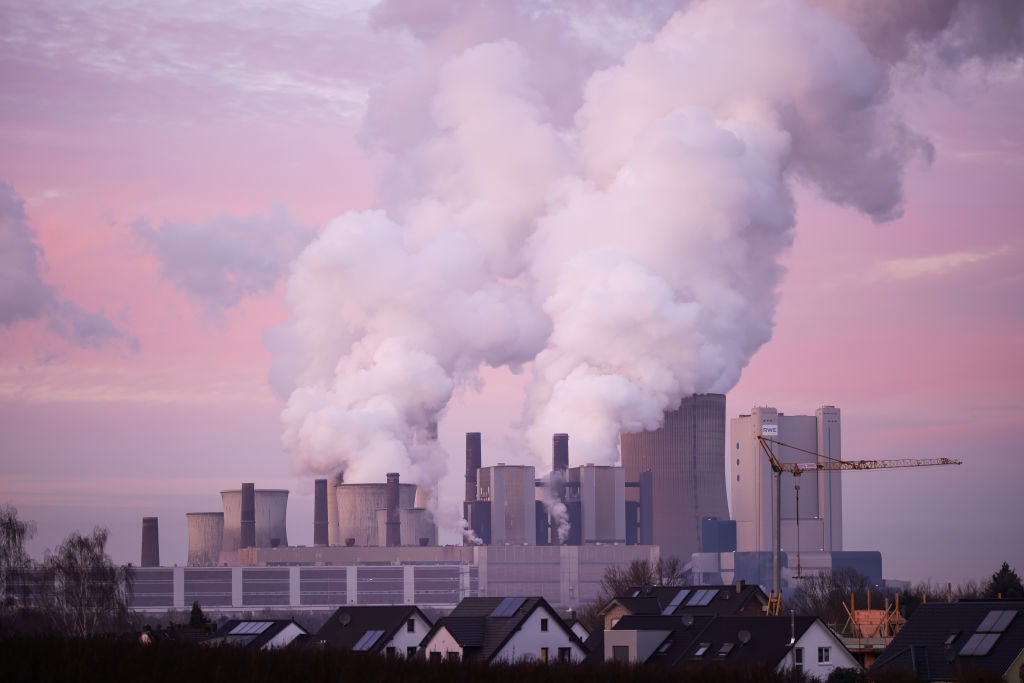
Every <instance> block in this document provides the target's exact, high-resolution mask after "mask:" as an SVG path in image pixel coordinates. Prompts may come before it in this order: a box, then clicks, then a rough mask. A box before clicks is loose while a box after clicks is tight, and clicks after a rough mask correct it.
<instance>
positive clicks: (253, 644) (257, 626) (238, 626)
mask: <svg viewBox="0 0 1024 683" xmlns="http://www.w3.org/2000/svg"><path fill="white" fill-rule="evenodd" d="M308 633H309V631H307V630H306V629H305V628H303V627H302V626H300V625H299V624H297V623H296V622H295V621H294V620H292V619H274V620H257V619H229V620H228V621H226V622H224V624H223V625H222V626H221V627H220V628H219V629H217V631H216V632H215V633H214V634H213V635H212V636H210V637H209V638H208V639H206V640H204V641H202V643H201V644H202V645H234V646H237V647H249V648H253V649H257V650H271V649H273V648H277V647H284V646H285V645H289V644H290V643H291V642H292V641H293V640H295V639H296V638H298V637H299V636H303V635H306V634H308Z"/></svg>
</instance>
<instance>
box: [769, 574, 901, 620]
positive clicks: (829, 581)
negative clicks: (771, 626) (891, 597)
mask: <svg viewBox="0 0 1024 683" xmlns="http://www.w3.org/2000/svg"><path fill="white" fill-rule="evenodd" d="M870 589H871V581H870V579H868V577H867V576H865V575H864V574H861V573H860V572H858V571H857V570H856V569H836V570H832V571H824V572H819V573H817V574H812V575H810V576H808V577H806V578H804V579H802V580H801V581H800V585H799V586H797V588H796V590H795V591H793V595H792V596H791V597H790V598H788V599H787V600H786V607H787V608H788V609H792V610H795V611H796V613H797V614H802V615H807V616H817V617H821V620H822V621H824V622H825V623H826V624H828V625H829V626H831V627H832V628H838V627H840V626H842V624H843V623H844V622H845V621H846V618H847V614H846V610H845V609H844V608H843V605H844V604H845V603H847V602H848V601H849V600H850V596H851V595H853V596H854V597H855V600H856V602H857V604H859V605H861V606H863V605H865V604H866V603H867V593H868V591H869V590H870ZM875 595H877V596H878V598H879V600H880V601H881V600H882V599H884V597H885V596H884V594H879V593H876V594H875Z"/></svg>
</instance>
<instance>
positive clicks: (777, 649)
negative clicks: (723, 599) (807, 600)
mask: <svg viewBox="0 0 1024 683" xmlns="http://www.w3.org/2000/svg"><path fill="white" fill-rule="evenodd" d="M816 621H819V619H818V618H817V617H795V618H792V619H791V618H790V617H786V616H778V617H769V616H755V617H748V616H742V617H733V616H720V617H716V618H714V619H712V620H711V621H710V623H709V624H708V626H707V628H705V629H704V630H703V631H702V632H701V634H700V636H699V638H696V639H694V640H692V641H691V643H690V647H689V648H687V650H686V652H684V653H683V655H682V657H681V659H680V660H679V662H682V661H684V660H697V659H700V660H701V661H704V662H730V663H743V664H769V665H771V666H773V667H774V666H777V665H778V664H779V663H780V662H781V661H783V659H784V658H785V657H786V656H787V655H788V654H789V652H790V648H791V645H790V638H791V636H792V637H795V639H796V640H798V641H799V640H800V638H802V637H803V635H804V634H805V633H806V632H807V629H809V628H810V627H811V626H812V625H813V624H814V623H815V622H816ZM742 632H745V633H742ZM744 639H746V640H747V642H746V643H744V642H743V640H744ZM702 643H707V644H708V645H709V647H708V649H707V651H706V652H705V653H704V654H703V655H702V656H700V657H699V658H698V657H697V651H698V648H699V647H700V646H701V644H702ZM728 643H731V644H732V649H731V650H730V651H729V652H728V653H727V654H725V655H724V656H723V655H721V654H720V653H721V652H722V649H723V646H727V644H728ZM836 643H837V646H838V647H844V646H843V644H842V641H840V640H839V638H836Z"/></svg>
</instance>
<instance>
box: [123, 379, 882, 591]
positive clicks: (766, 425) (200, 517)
mask: <svg viewBox="0 0 1024 683" xmlns="http://www.w3.org/2000/svg"><path fill="white" fill-rule="evenodd" d="M725 425H726V418H725V396H724V395H722V394H698V395H695V396H690V397H687V398H685V399H684V400H683V401H682V402H681V404H680V406H679V407H678V408H677V409H676V410H674V411H672V412H670V413H667V414H666V416H665V421H664V424H663V425H662V426H661V427H660V428H659V429H656V430H653V431H648V432H641V433H637V434H623V435H622V436H621V456H622V465H621V466H606V465H594V464H589V463H587V464H581V465H577V466H573V467H570V466H569V461H570V460H569V452H570V450H569V449H570V435H569V434H554V435H553V437H552V450H551V470H550V472H547V473H545V474H544V475H543V476H541V477H538V476H537V472H536V469H535V468H534V467H533V466H527V465H521V464H514V463H503V462H499V463H495V464H491V465H485V464H484V458H483V446H482V435H481V434H480V433H478V432H470V433H467V434H466V474H465V484H466V485H465V499H464V502H463V505H462V512H463V517H464V520H465V525H466V526H465V529H464V532H463V533H464V537H465V540H464V542H463V544H462V545H461V546H439V545H438V529H437V525H436V522H435V519H434V515H433V512H432V510H430V509H428V500H429V498H430V497H431V496H432V495H433V491H431V490H427V489H422V488H417V486H415V485H413V484H408V483H402V482H401V473H399V472H392V473H389V474H387V477H386V481H383V482H377V483H365V482H360V483H346V482H345V481H344V478H343V475H342V474H339V475H336V476H332V477H329V478H326V479H317V480H315V481H314V483H313V492H314V495H313V503H314V510H313V530H312V539H313V543H312V545H309V546H301V545H299V546H291V545H289V543H288V537H287V524H286V518H287V505H288V493H289V492H288V491H286V490H280V489H257V488H256V487H255V485H254V484H253V483H243V484H242V485H241V487H240V488H238V489H230V490H225V491H221V504H222V510H220V511H214V512H192V513H188V515H187V516H186V519H187V523H188V567H184V568H174V570H173V571H172V570H170V569H166V570H165V569H160V570H159V571H163V572H165V573H164V574H160V575H159V579H158V577H157V575H156V574H154V575H153V576H152V577H148V575H144V576H143V577H141V584H140V585H141V586H142V591H141V592H140V593H139V596H140V597H139V598H138V599H137V600H136V606H137V607H147V606H151V607H154V608H155V607H159V606H182V605H179V604H178V603H183V604H184V603H187V599H188V598H189V597H190V596H192V597H195V596H202V597H203V598H204V600H205V601H204V602H203V605H204V607H205V606H206V605H207V604H218V603H219V604H224V605H232V606H235V607H238V606H246V605H249V606H251V605H257V604H260V600H264V601H265V600H271V602H273V603H274V604H290V605H318V604H337V602H338V601H341V602H343V603H347V604H375V603H374V601H376V602H382V603H385V604H389V603H408V602H409V601H410V600H414V599H415V600H416V601H417V602H419V603H426V604H430V603H431V602H432V598H431V597H430V596H431V595H433V596H435V598H436V599H437V600H439V601H440V602H439V603H438V604H447V603H448V602H452V601H454V602H457V601H458V600H459V599H462V598H464V597H472V596H478V595H479V596H482V595H488V594H506V595H514V594H524V595H527V594H529V595H544V596H545V598H547V599H548V600H549V601H551V602H552V603H555V604H560V605H565V606H572V607H575V606H577V605H579V604H582V603H585V602H587V601H588V600H590V599H592V597H593V596H594V595H596V593H597V591H598V589H599V586H600V581H601V578H602V577H603V576H604V572H605V569H606V567H608V566H609V565H618V566H623V567H624V566H627V565H628V564H629V563H630V562H633V561H635V560H648V561H655V560H657V559H658V558H659V557H677V558H679V559H680V560H681V561H682V562H683V563H684V564H685V566H686V570H687V572H688V574H689V578H690V579H691V580H695V581H698V582H708V581H710V582H724V583H731V582H733V581H735V580H740V579H742V580H745V581H749V582H752V583H759V584H761V585H765V584H766V583H767V575H768V569H767V567H768V565H769V564H770V562H771V539H772V527H773V523H774V522H775V520H774V518H773V502H774V501H772V500H771V497H772V489H771V487H770V480H771V468H770V463H769V462H768V461H767V459H766V458H765V457H764V456H763V455H762V454H761V453H760V452H759V449H758V439H757V437H758V436H759V435H761V434H765V433H771V434H774V435H776V437H777V438H779V439H784V440H785V441H786V442H787V443H790V444H793V445H795V446H797V447H798V449H805V450H806V451H808V452H811V453H820V454H823V457H828V458H839V457H840V455H841V452H842V451H841V441H840V413H839V409H838V408H835V407H833V406H824V407H822V408H820V409H819V410H818V411H817V412H816V414H815V415H813V416H787V415H784V414H783V413H780V412H779V411H778V410H776V409H774V408H768V407H761V408H755V409H753V411H752V412H751V414H749V415H742V416H740V417H738V418H736V419H734V420H732V422H731V436H732V438H731V440H730V441H731V443H730V444H729V446H731V447H730V448H728V449H727V448H726V429H725ZM427 431H428V432H429V433H428V434H426V438H430V439H436V429H433V430H427ZM798 449H789V450H785V449H783V450H781V451H780V456H779V457H780V458H782V459H786V460H787V461H789V462H802V460H801V458H803V459H806V457H807V456H806V454H805V453H802V452H801V451H800V450H798ZM727 459H728V462H729V469H731V471H732V472H731V476H729V477H728V478H729V479H730V484H731V490H732V510H733V514H732V517H731V518H730V514H729V503H728V499H727V496H726V480H727V468H726V463H727ZM733 462H734V463H735V464H733ZM792 479H793V477H789V481H784V482H783V486H782V490H783V492H784V493H783V498H782V500H781V501H780V502H781V506H780V509H781V515H780V520H779V522H780V524H781V538H782V551H783V553H784V554H783V564H784V565H785V567H786V572H785V573H784V576H785V577H786V578H788V577H790V576H792V575H793V574H794V570H793V561H794V559H796V562H797V563H798V564H799V562H800V559H801V558H802V559H803V567H805V568H807V569H808V570H820V569H829V568H833V567H840V566H852V567H855V568H857V569H859V570H860V571H862V572H864V573H866V574H868V575H869V576H871V577H872V578H873V579H877V580H879V581H880V580H881V557H880V555H879V554H878V553H876V552H860V553H848V552H844V551H843V548H842V497H841V496H842V491H841V480H840V473H839V472H832V471H823V472H817V471H814V472H809V473H808V474H806V475H804V476H803V477H802V481H801V482H799V484H802V486H798V485H797V484H796V483H794V482H793V481H792ZM142 565H143V567H157V566H159V551H158V549H157V545H156V519H155V518H146V520H145V521H144V527H143V557H142ZM387 567H391V569H388V568H387ZM402 567H405V569H402ZM271 568H276V569H271ZM146 571H150V570H148V569H147V570H146ZM152 571H158V570H155V569H154V570H152ZM167 572H170V573H167ZM185 572H187V573H185ZM196 572H199V573H196ZM202 572H206V573H205V574H203V573H202ZM224 572H227V573H224ZM252 572H257V573H256V574H252ZM260 572H263V573H260ZM264 574H265V575H264ZM271 574H272V575H273V576H271ZM250 575H251V577H257V576H259V577H262V578H261V579H259V580H257V579H256V578H247V577H250ZM147 577H148V578H147ZM190 577H192V578H190ZM150 579H151V581H150V582H149V583H147V581H149V580H150ZM167 582H171V583H173V584H174V585H173V587H172V588H168V587H167ZM190 586H191V589H190ZM273 586H276V588H273ZM247 587H248V588H247ZM254 587H260V589H259V590H258V591H257V590H256V588H254ZM431 587H432V588H431ZM137 592H138V591H137ZM250 592H252V593H253V594H252V595H249V593H250ZM271 594H273V595H274V596H275V597H273V598H272V599H271V598H268V597H266V596H269V595H271ZM257 595H262V596H264V597H262V598H260V597H257ZM218 596H219V597H218ZM211 600H212V603H211ZM321 601H322V602H321ZM169 603H173V604H169ZM189 604H190V603H189Z"/></svg>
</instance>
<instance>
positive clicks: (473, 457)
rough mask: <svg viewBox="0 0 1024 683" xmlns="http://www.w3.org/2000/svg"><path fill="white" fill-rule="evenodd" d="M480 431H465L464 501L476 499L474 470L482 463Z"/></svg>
mask: <svg viewBox="0 0 1024 683" xmlns="http://www.w3.org/2000/svg"><path fill="white" fill-rule="evenodd" d="M481 453H482V450H481V446H480V432H466V502H467V503H472V502H474V501H475V500H476V471H477V470H478V469H480V467H481V465H482V460H481Z"/></svg>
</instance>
